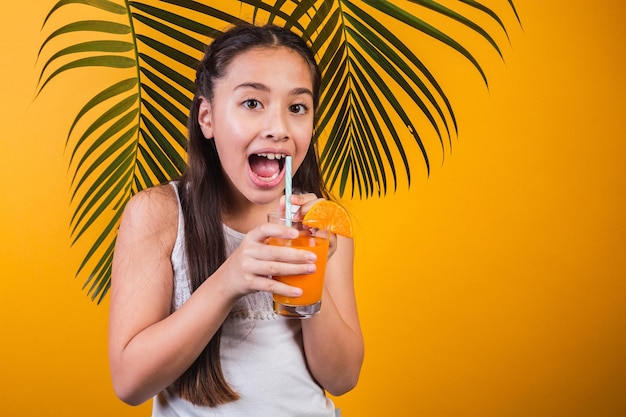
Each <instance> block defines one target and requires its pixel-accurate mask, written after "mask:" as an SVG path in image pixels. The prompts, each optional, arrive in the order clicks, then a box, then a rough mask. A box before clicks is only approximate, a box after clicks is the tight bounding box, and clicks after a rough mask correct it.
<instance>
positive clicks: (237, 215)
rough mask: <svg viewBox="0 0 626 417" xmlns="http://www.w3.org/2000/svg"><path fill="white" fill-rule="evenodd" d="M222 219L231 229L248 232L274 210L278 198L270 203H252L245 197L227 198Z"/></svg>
mask: <svg viewBox="0 0 626 417" xmlns="http://www.w3.org/2000/svg"><path fill="white" fill-rule="evenodd" d="M226 206H227V207H228V209H226V210H225V211H224V212H222V221H223V222H224V224H226V225H227V226H228V227H230V228H231V229H234V230H236V231H238V232H241V233H248V232H249V231H250V230H251V229H253V228H255V227H256V226H258V225H260V224H262V223H265V222H267V215H268V214H269V213H270V212H272V211H276V208H277V207H278V200H277V201H276V202H273V203H270V204H254V203H252V202H250V201H248V200H247V199H245V198H228V200H227V204H226Z"/></svg>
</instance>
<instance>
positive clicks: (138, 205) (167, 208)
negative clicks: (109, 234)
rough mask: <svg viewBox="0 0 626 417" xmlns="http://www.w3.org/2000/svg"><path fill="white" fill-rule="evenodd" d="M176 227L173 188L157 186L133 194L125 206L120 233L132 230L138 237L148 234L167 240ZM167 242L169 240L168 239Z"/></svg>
mask: <svg viewBox="0 0 626 417" xmlns="http://www.w3.org/2000/svg"><path fill="white" fill-rule="evenodd" d="M177 225H178V200H177V198H176V193H175V191H174V188H173V187H172V186H171V185H169V184H165V185H159V186H156V187H151V188H147V189H145V190H142V191H140V192H138V193H137V194H135V195H134V196H133V197H132V198H131V199H130V200H129V201H128V203H127V204H126V207H125V208H124V214H123V216H122V223H121V225H120V232H124V231H128V230H133V231H134V233H137V234H139V235H142V234H149V235H155V234H156V235H158V236H160V237H162V238H167V237H168V236H170V235H171V234H172V232H174V236H175V232H176V228H177ZM168 240H169V239H168Z"/></svg>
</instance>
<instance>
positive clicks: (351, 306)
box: [302, 236, 364, 395]
mask: <svg viewBox="0 0 626 417" xmlns="http://www.w3.org/2000/svg"><path fill="white" fill-rule="evenodd" d="M353 256H354V243H353V241H352V239H348V238H344V237H341V236H338V237H337V249H336V250H335V253H334V254H333V256H332V258H330V259H329V260H328V265H327V266H326V277H325V280H324V294H323V298H322V309H321V311H320V313H319V314H318V315H317V316H315V317H312V318H311V319H308V320H305V321H303V323H302V329H303V337H304V349H305V353H306V358H307V362H308V364H309V368H310V369H311V372H312V374H313V376H314V377H315V379H316V380H317V381H318V382H319V383H320V384H321V385H322V386H323V387H324V389H326V390H327V391H328V392H329V393H331V394H333V395H341V394H344V393H346V392H348V391H350V390H351V389H353V388H354V387H355V386H356V383H357V381H358V378H359V374H360V371H361V365H362V363H363V355H364V346H363V335H362V333H361V327H360V324H359V318H358V314H357V307H356V300H355V295H354V284H353V266H352V260H353Z"/></svg>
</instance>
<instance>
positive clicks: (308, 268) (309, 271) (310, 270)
mask: <svg viewBox="0 0 626 417" xmlns="http://www.w3.org/2000/svg"><path fill="white" fill-rule="evenodd" d="M316 269H317V267H316V266H315V264H310V265H307V268H306V271H307V272H308V273H309V274H312V273H313V272H315V270H316Z"/></svg>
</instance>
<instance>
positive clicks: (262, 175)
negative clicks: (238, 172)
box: [248, 153, 287, 181]
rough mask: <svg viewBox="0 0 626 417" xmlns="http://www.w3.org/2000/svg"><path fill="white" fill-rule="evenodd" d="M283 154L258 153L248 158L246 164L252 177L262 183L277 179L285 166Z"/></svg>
mask: <svg viewBox="0 0 626 417" xmlns="http://www.w3.org/2000/svg"><path fill="white" fill-rule="evenodd" d="M285 156H287V155H285V154H281V153H258V154H253V155H250V156H249V157H248V164H249V165H250V169H251V170H252V172H253V173H254V175H255V176H256V177H257V178H259V179H262V180H264V181H272V180H275V179H276V178H278V176H279V175H280V173H281V172H282V170H283V167H284V166H285Z"/></svg>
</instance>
